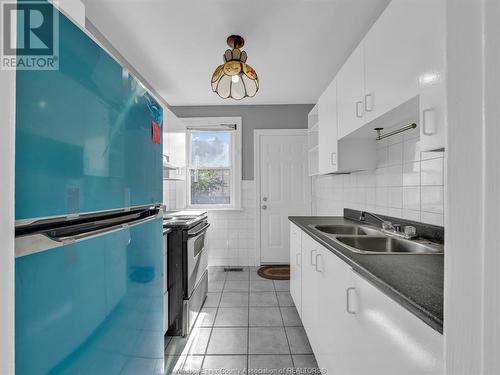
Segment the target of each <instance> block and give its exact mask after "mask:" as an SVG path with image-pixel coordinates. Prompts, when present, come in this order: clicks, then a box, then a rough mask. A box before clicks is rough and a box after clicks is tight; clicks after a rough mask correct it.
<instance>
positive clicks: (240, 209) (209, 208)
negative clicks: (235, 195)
mask: <svg viewBox="0 0 500 375" xmlns="http://www.w3.org/2000/svg"><path fill="white" fill-rule="evenodd" d="M186 210H206V211H207V212H210V211H236V212H238V211H245V209H244V208H243V207H188V208H186Z"/></svg>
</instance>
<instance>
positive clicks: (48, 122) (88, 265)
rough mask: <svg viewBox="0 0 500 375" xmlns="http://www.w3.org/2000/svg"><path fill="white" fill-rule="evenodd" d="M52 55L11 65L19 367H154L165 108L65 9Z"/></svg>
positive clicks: (119, 370) (159, 323) (159, 362)
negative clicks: (26, 66) (51, 59)
mask: <svg viewBox="0 0 500 375" xmlns="http://www.w3.org/2000/svg"><path fill="white" fill-rule="evenodd" d="M59 54H60V58H59V70H55V71H27V70H24V71H21V70H19V71H17V72H16V75H17V78H16V80H17V83H16V182H15V183H16V187H15V211H16V263H15V267H16V269H15V299H16V301H15V318H16V323H15V325H16V327H15V341H16V342H15V356H16V374H18V375H24V374H29V375H38V374H71V375H75V374H82V375H83V374H89V375H90V374H92V375H99V374H106V375H113V374H141V375H142V374H153V373H154V374H156V373H162V369H163V352H164V338H163V332H164V330H163V286H162V285H163V259H162V256H163V255H162V254H163V250H162V246H163V245H162V218H161V212H160V210H159V208H160V204H161V202H162V157H161V155H162V142H161V127H162V108H161V106H160V105H159V104H158V103H157V102H156V101H155V100H154V98H153V97H152V96H151V95H150V94H149V93H148V92H147V91H146V90H145V89H144V88H143V87H142V86H141V85H140V84H139V82H138V81H137V80H136V79H135V78H134V77H132V76H131V75H130V74H129V73H128V72H127V71H126V70H125V69H123V68H122V66H120V64H118V63H117V62H116V61H115V60H114V59H113V58H112V57H111V56H110V55H109V54H108V53H107V52H106V51H105V50H104V49H103V48H101V47H100V46H99V45H98V44H96V43H95V42H94V41H93V40H92V39H91V38H90V37H89V36H88V35H87V34H86V33H85V32H84V31H82V30H81V29H80V28H79V27H77V26H76V25H74V24H73V23H72V22H71V21H70V20H69V19H67V18H66V17H65V16H64V15H62V14H60V15H59Z"/></svg>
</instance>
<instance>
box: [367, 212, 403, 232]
mask: <svg viewBox="0 0 500 375" xmlns="http://www.w3.org/2000/svg"><path fill="white" fill-rule="evenodd" d="M366 215H370V216H371V217H373V218H374V219H377V220H378V221H380V222H381V223H382V229H383V230H390V229H392V230H393V231H396V228H394V225H392V223H391V222H390V221H387V220H384V219H382V218H381V217H380V216H377V215H375V214H372V213H371V212H366V211H361V213H360V214H359V221H366Z"/></svg>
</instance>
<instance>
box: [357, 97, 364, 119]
mask: <svg viewBox="0 0 500 375" xmlns="http://www.w3.org/2000/svg"><path fill="white" fill-rule="evenodd" d="M362 111H363V102H361V101H359V102H356V117H357V118H361V117H363V114H362V113H361V112H362Z"/></svg>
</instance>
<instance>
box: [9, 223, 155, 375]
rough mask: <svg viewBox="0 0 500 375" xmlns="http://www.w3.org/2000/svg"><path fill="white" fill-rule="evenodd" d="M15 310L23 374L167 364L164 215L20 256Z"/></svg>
mask: <svg viewBox="0 0 500 375" xmlns="http://www.w3.org/2000/svg"><path fill="white" fill-rule="evenodd" d="M15 312H16V335H15V337H16V350H15V354H16V374H18V375H39V374H68V375H69V374H71V375H75V374H79V375H87V374H88V375H101V374H102V375H115V374H120V372H121V371H125V369H127V368H131V369H133V368H138V367H139V368H142V369H144V371H143V372H140V373H141V374H144V375H148V374H149V372H148V371H149V370H146V369H155V368H156V369H158V370H159V369H161V368H162V366H163V351H164V341H163V332H164V330H163V250H162V220H161V218H159V219H152V220H150V221H148V222H145V223H143V224H138V225H136V226H131V227H129V228H127V229H122V230H119V231H116V232H109V233H107V234H103V235H101V236H99V237H93V238H89V239H87V240H84V241H81V242H76V243H73V244H68V245H65V246H63V247H59V248H55V249H52V250H47V251H43V252H39V253H36V254H32V255H27V256H24V257H19V258H17V259H16V306H15ZM152 373H153V371H151V374H152ZM158 373H160V372H158Z"/></svg>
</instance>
